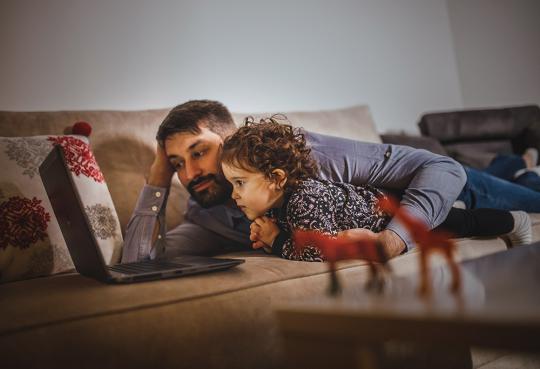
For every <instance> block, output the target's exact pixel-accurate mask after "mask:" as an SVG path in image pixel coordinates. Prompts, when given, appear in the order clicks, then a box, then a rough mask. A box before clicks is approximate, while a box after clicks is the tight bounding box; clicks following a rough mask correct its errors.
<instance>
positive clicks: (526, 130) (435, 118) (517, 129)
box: [418, 105, 540, 167]
mask: <svg viewBox="0 0 540 369" xmlns="http://www.w3.org/2000/svg"><path fill="white" fill-rule="evenodd" d="M418 126H419V127H420V131H421V133H422V134H423V135H424V136H429V137H433V138H435V139H437V140H439V141H440V142H441V144H442V145H443V147H444V148H445V150H446V151H447V152H448V154H449V155H450V156H452V157H454V158H455V159H456V160H458V161H460V162H462V163H464V164H468V165H471V166H473V167H484V166H486V165H487V164H488V162H489V160H491V158H493V154H495V153H512V152H514V153H522V152H523V151H525V149H526V148H527V147H536V148H537V149H539V150H540V108H539V107H538V106H537V105H527V106H517V107H508V108H497V109H475V110H460V111H448V112H437V113H428V114H424V115H423V116H422V117H421V118H420V121H419V122H418Z"/></svg>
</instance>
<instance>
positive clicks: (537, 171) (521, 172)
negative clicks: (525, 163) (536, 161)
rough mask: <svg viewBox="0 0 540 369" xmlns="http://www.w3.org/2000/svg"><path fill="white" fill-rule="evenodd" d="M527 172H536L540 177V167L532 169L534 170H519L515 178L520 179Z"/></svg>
mask: <svg viewBox="0 0 540 369" xmlns="http://www.w3.org/2000/svg"><path fill="white" fill-rule="evenodd" d="M527 172H534V173H536V174H538V175H539V176H540V165H538V166H536V167H532V168H523V169H520V170H518V171H517V172H516V173H515V174H514V178H517V177H519V176H520V175H522V174H525V173H527Z"/></svg>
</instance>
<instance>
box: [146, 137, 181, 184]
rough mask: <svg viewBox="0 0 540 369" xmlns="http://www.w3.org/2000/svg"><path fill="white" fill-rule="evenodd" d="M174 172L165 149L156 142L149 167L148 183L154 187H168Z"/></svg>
mask: <svg viewBox="0 0 540 369" xmlns="http://www.w3.org/2000/svg"><path fill="white" fill-rule="evenodd" d="M174 172H175V171H174V168H173V167H172V165H171V163H169V159H168V158H167V154H166V153H165V149H164V148H163V147H161V146H160V145H159V144H157V150H156V156H155V158H154V162H153V163H152V166H151V167H150V175H149V176H148V184H149V185H150V186H156V187H169V186H170V185H171V179H172V176H173V174H174Z"/></svg>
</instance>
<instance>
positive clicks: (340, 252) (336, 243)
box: [294, 230, 390, 295]
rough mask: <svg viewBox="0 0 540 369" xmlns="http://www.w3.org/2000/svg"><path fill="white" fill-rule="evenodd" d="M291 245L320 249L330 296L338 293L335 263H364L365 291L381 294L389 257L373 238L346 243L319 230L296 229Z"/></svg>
mask: <svg viewBox="0 0 540 369" xmlns="http://www.w3.org/2000/svg"><path fill="white" fill-rule="evenodd" d="M294 244H295V247H296V248H297V250H302V249H303V248H304V247H306V246H307V245H314V246H316V247H317V248H319V249H320V250H321V252H322V254H323V255H324V257H325V260H326V261H327V262H328V263H329V270H330V290H329V293H330V294H331V295H336V294H338V293H339V292H341V287H340V283H339V281H338V278H337V274H336V262H338V261H340V260H348V259H363V260H366V261H367V262H368V264H369V267H370V272H371V275H370V279H369V280H368V282H367V284H366V289H368V290H374V291H376V292H381V291H382V289H383V288H384V278H383V275H382V269H384V270H386V271H390V266H389V265H388V264H387V261H388V256H387V255H386V253H385V252H384V249H383V248H382V246H381V245H380V244H379V242H378V241H377V239H376V238H372V237H368V236H366V238H365V239H360V240H356V241H349V240H345V239H343V238H341V237H336V238H333V237H330V236H327V235H324V234H322V233H320V232H318V231H306V230H296V231H295V232H294Z"/></svg>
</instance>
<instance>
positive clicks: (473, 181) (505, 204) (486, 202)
mask: <svg viewBox="0 0 540 369" xmlns="http://www.w3.org/2000/svg"><path fill="white" fill-rule="evenodd" d="M517 158H519V160H520V161H521V164H519V162H518V161H517V159H516V158H513V157H510V158H508V159H503V158H502V157H501V159H498V158H495V160H494V161H493V162H492V164H491V165H490V167H488V168H486V170H485V171H480V170H476V169H473V168H469V167H465V172H466V173H467V182H466V183H465V187H463V190H462V191H461V193H460V195H459V197H458V200H461V201H463V202H464V203H465V205H466V206H467V209H477V208H493V209H502V210H524V211H527V212H532V213H539V212H540V192H537V191H535V190H533V189H531V188H527V187H526V186H525V185H524V183H528V182H527V181H530V182H531V184H532V185H539V186H540V178H539V177H538V175H536V174H535V173H528V174H527V177H524V179H523V181H522V182H520V183H514V182H515V181H516V180H514V179H513V175H514V173H515V172H516V171H517V170H518V169H521V168H523V167H524V163H523V160H522V159H521V158H520V157H517ZM518 164H519V165H520V166H519V165H518ZM518 166H519V167H518ZM516 168H517V169H516ZM529 174H530V175H529ZM523 176H524V175H523ZM523 176H520V177H519V178H521V177H523ZM498 177H499V178H498ZM503 178H505V179H503ZM519 178H518V179H519ZM511 180H513V181H514V182H511ZM537 182H538V183H537ZM539 188H540V187H539Z"/></svg>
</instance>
